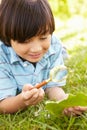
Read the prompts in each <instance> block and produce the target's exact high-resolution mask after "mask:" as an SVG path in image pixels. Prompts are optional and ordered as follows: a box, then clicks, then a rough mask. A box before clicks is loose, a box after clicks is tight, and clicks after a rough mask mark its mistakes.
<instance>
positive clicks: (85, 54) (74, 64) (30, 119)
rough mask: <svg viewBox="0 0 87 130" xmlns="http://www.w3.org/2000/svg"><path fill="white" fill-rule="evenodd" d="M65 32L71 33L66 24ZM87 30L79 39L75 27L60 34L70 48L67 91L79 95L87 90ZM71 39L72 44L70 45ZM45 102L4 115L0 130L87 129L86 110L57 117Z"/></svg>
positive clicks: (1, 117) (1, 118)
mask: <svg viewBox="0 0 87 130" xmlns="http://www.w3.org/2000/svg"><path fill="white" fill-rule="evenodd" d="M63 30H64V27H63ZM65 31H66V32H68V29H67V28H66V27H65ZM71 32H72V31H71ZM85 32H86V29H85V28H83V29H82V30H80V33H81V35H80V37H79V39H77V37H78V31H77V30H76V28H75V31H74V32H73V33H69V32H68V34H67V33H66V35H64V37H63V36H62V37H61V38H62V41H63V42H64V44H65V45H66V46H67V47H68V52H69V55H70V58H69V59H68V60H67V61H66V62H65V64H66V65H67V67H68V78H67V84H66V86H65V87H64V90H65V91H66V92H67V93H73V94H74V93H75V94H76V93H77V92H78V91H82V92H84V93H87V70H86V68H87V46H86V44H84V43H86V40H87V38H85V35H84V33H85ZM72 39H74V40H72ZM75 39H76V40H77V41H76V40H75ZM69 41H70V43H69ZM71 41H73V44H72V47H70V48H69V44H70V46H71ZM76 43H77V44H76ZM45 101H46V99H44V101H43V102H42V103H40V104H39V105H37V106H35V107H33V106H32V107H29V108H28V109H27V110H25V111H19V112H18V113H15V114H12V115H10V114H7V115H2V114H1V115H0V130H87V113H84V114H83V115H81V116H78V117H67V116H64V115H60V116H59V117H57V116H56V117H55V115H52V114H51V113H49V112H48V111H47V110H46V109H45Z"/></svg>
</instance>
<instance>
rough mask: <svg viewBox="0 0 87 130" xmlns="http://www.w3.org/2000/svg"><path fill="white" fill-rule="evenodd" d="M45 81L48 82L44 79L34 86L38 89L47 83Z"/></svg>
mask: <svg viewBox="0 0 87 130" xmlns="http://www.w3.org/2000/svg"><path fill="white" fill-rule="evenodd" d="M47 83H48V82H47V81H46V80H44V81H42V82H41V83H39V84H37V85H35V87H36V88H37V89H39V88H41V87H42V86H44V85H45V84H47Z"/></svg>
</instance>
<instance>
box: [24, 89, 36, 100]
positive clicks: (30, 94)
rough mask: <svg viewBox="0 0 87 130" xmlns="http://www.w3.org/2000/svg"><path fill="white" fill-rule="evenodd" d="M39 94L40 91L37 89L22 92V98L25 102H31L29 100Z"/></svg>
mask: <svg viewBox="0 0 87 130" xmlns="http://www.w3.org/2000/svg"><path fill="white" fill-rule="evenodd" d="M37 92H38V90H37V89H32V90H30V91H25V92H24V91H23V92H22V97H23V99H24V100H29V99H31V98H32V97H33V95H34V94H36V93H37Z"/></svg>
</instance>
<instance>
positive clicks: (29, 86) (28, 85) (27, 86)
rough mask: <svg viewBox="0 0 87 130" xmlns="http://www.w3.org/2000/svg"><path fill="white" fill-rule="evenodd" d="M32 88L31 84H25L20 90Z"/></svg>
mask: <svg viewBox="0 0 87 130" xmlns="http://www.w3.org/2000/svg"><path fill="white" fill-rule="evenodd" d="M32 88H33V86H32V85H31V84H25V85H24V86H23V89H22V91H27V90H31V89H32Z"/></svg>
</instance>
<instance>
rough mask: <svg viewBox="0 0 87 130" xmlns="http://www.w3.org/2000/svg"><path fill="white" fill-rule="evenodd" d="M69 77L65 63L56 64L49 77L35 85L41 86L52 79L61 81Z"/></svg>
mask: <svg viewBox="0 0 87 130" xmlns="http://www.w3.org/2000/svg"><path fill="white" fill-rule="evenodd" d="M66 78H67V67H66V66H64V65H60V66H56V67H54V68H53V69H51V70H50V74H49V78H48V79H46V80H44V81H42V82H41V83H39V84H37V85H35V87H36V88H38V89H39V88H40V87H42V86H44V85H46V84H47V83H49V82H50V81H53V82H61V81H64V80H65V79H66Z"/></svg>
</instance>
